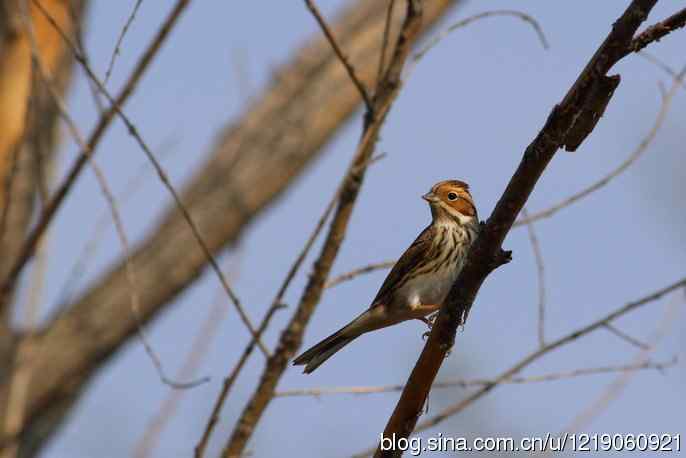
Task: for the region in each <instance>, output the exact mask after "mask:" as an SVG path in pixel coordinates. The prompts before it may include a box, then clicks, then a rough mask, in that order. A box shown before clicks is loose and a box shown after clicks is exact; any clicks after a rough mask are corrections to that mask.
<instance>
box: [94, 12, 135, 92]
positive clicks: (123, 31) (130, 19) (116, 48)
mask: <svg viewBox="0 0 686 458" xmlns="http://www.w3.org/2000/svg"><path fill="white" fill-rule="evenodd" d="M142 3H143V0H136V4H135V5H133V9H132V10H131V14H129V17H128V19H127V20H126V23H125V24H124V27H122V29H121V32H119V38H117V43H116V44H115V45H114V51H112V56H111V57H110V63H109V64H108V65H107V71H106V72H105V79H104V80H103V82H102V84H103V86H107V82H108V81H109V80H110V76H112V70H114V62H115V61H116V60H117V56H119V54H120V53H121V44H122V42H123V41H124V37H125V36H126V32H128V31H129V27H131V24H133V20H134V19H135V18H136V13H138V9H139V8H140V7H141V4H142Z"/></svg>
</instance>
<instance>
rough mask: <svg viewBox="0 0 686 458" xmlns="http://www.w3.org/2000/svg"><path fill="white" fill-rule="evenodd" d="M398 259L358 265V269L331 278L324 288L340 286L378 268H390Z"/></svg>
mask: <svg viewBox="0 0 686 458" xmlns="http://www.w3.org/2000/svg"><path fill="white" fill-rule="evenodd" d="M395 263H396V261H384V262H377V263H374V264H368V265H366V266H362V267H358V268H357V269H354V270H351V271H349V272H346V273H343V274H340V275H338V276H337V277H333V278H330V279H329V280H328V281H327V282H326V283H325V284H324V288H327V289H328V288H333V287H334V286H338V285H340V284H341V283H343V282H346V281H350V280H352V279H354V278H355V277H357V276H358V275H364V274H368V273H371V272H375V271H377V270H382V269H390V268H391V267H393V266H394V265H395Z"/></svg>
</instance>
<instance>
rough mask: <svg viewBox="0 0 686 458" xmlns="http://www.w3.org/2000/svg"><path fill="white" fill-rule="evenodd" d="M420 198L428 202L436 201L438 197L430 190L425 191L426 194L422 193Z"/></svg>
mask: <svg viewBox="0 0 686 458" xmlns="http://www.w3.org/2000/svg"><path fill="white" fill-rule="evenodd" d="M422 199H424V200H426V201H427V202H429V203H432V202H437V201H438V197H436V194H434V193H433V192H431V191H429V192H427V193H426V194H424V195H423V196H422Z"/></svg>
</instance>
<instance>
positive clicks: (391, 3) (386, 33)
mask: <svg viewBox="0 0 686 458" xmlns="http://www.w3.org/2000/svg"><path fill="white" fill-rule="evenodd" d="M394 7H395V0H388V9H386V22H384V27H383V36H382V38H381V51H380V53H379V68H378V70H377V74H376V83H377V84H378V83H379V81H381V79H382V78H383V72H384V68H385V67H386V52H387V51H388V41H389V39H390V35H391V27H392V26H393V8H394Z"/></svg>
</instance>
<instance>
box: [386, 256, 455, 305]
mask: <svg viewBox="0 0 686 458" xmlns="http://www.w3.org/2000/svg"><path fill="white" fill-rule="evenodd" d="M457 267H458V266H454V267H453V268H451V269H443V270H441V271H439V272H436V273H433V274H428V275H422V276H420V277H417V278H415V279H413V280H410V281H409V282H407V283H406V284H405V285H404V286H403V287H402V288H401V289H400V291H399V293H400V294H399V296H400V298H402V299H404V300H405V301H406V305H409V306H411V307H414V306H417V305H440V304H442V303H443V301H444V300H445V298H446V297H447V296H448V293H449V292H450V288H451V287H452V286H453V283H454V282H455V279H456V278H457V273H458V268H457ZM402 299H401V300H402Z"/></svg>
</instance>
